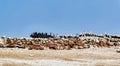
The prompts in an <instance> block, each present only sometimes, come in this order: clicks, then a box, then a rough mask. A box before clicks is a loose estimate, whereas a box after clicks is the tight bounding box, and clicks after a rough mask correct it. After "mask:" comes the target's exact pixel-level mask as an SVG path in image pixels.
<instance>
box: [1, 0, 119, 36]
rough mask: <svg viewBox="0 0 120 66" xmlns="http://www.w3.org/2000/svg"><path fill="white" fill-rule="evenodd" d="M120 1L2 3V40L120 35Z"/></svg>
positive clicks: (21, 0)
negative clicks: (40, 34) (33, 35)
mask: <svg viewBox="0 0 120 66" xmlns="http://www.w3.org/2000/svg"><path fill="white" fill-rule="evenodd" d="M119 25H120V0H0V36H3V35H5V36H10V37H29V35H30V34H31V33H32V32H34V31H37V32H48V33H49V32H52V33H55V34H56V33H58V34H76V33H81V32H93V33H98V34H101V33H102V34H104V33H105V32H107V33H110V34H120V26H119Z"/></svg>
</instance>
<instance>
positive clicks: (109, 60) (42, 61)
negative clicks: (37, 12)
mask: <svg viewBox="0 0 120 66" xmlns="http://www.w3.org/2000/svg"><path fill="white" fill-rule="evenodd" d="M115 50H116V49H114V48H97V49H81V50H74V49H73V50H25V49H0V52H1V53H0V65H1V66H120V53H116V52H115Z"/></svg>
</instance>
